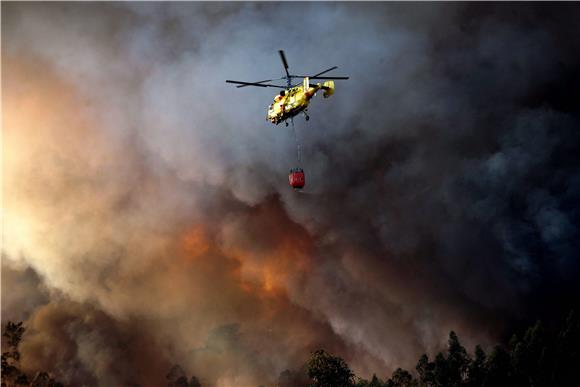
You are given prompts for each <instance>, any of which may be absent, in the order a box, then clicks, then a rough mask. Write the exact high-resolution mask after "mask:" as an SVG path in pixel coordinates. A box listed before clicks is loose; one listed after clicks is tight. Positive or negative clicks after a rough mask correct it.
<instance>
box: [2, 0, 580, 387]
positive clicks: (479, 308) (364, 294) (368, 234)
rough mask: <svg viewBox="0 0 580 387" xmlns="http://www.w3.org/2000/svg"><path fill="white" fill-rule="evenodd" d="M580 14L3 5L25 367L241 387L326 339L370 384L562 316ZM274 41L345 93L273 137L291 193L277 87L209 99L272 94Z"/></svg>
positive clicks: (9, 279)
mask: <svg viewBox="0 0 580 387" xmlns="http://www.w3.org/2000/svg"><path fill="white" fill-rule="evenodd" d="M579 17H580V8H579V7H578V6H576V5H574V4H570V5H557V6H532V5H527V4H518V5H517V6H515V5H505V4H476V5H472V4H391V3H389V4H380V3H378V4H377V3H364V4H354V3H352V4H348V3H304V4H303V3H284V4H273V3H272V4H270V3H167V4H166V3H163V4H162V3H82V4H75V3H59V4H40V3H26V4H25V3H22V4H20V3H19V4H17V3H3V4H2V67H3V79H2V81H3V82H2V84H3V96H4V98H3V110H4V115H5V119H4V127H5V141H6V147H5V149H6V151H5V155H4V158H5V162H4V165H5V171H6V173H5V175H6V176H5V180H4V186H5V201H4V206H5V211H4V212H5V218H6V238H5V240H6V244H5V246H4V254H5V258H4V262H3V282H2V283H3V286H2V287H3V289H2V290H3V300H2V308H3V310H2V312H3V315H2V316H3V317H2V318H3V320H6V319H27V325H28V326H29V332H28V334H27V336H25V339H24V342H23V357H24V358H27V359H29V360H28V363H27V365H26V366H27V367H28V369H30V370H34V369H39V368H42V369H51V370H52V371H53V372H55V373H56V375H58V376H59V377H61V378H62V379H63V380H66V381H67V382H69V383H73V384H77V385H103V386H105V385H127V384H130V383H139V384H141V385H159V384H160V383H163V381H162V379H163V376H164V372H166V371H168V370H169V368H170V366H171V364H175V363H180V364H181V365H182V366H183V367H184V368H185V369H186V371H187V372H189V373H194V374H196V375H197V376H198V377H199V378H200V379H202V380H204V381H206V382H211V383H217V384H219V385H224V386H226V385H227V386H231V385H238V386H242V385H247V384H257V383H272V382H274V381H275V380H276V378H277V376H278V374H279V373H280V372H281V371H283V370H284V369H286V368H298V367H299V366H300V364H301V363H302V362H303V361H304V360H305V359H306V357H307V356H308V353H309V351H311V350H313V349H316V348H318V347H324V348H326V349H328V350H330V351H332V352H335V353H336V354H338V355H340V356H343V357H344V358H345V359H346V360H347V361H348V362H349V363H350V364H351V365H352V366H353V368H354V370H355V371H356V372H357V373H358V374H360V375H361V376H368V375H369V374H371V373H372V372H376V373H378V374H381V375H387V374H388V373H389V372H390V370H392V369H393V368H396V367H398V366H404V367H411V368H412V367H413V366H414V362H415V361H416V359H417V358H418V356H419V355H420V354H421V353H422V352H425V351H427V352H429V353H432V352H433V351H436V350H438V349H440V348H441V346H442V345H444V343H445V341H446V336H447V334H448V332H449V330H451V329H453V330H455V331H457V332H458V334H459V336H460V337H461V339H462V341H463V342H464V343H466V344H467V346H468V347H472V346H473V345H474V344H475V343H483V344H485V345H488V344H490V343H493V342H494V341H496V340H498V339H499V338H500V337H501V335H502V334H503V333H504V332H505V331H507V330H508V328H509V327H510V326H511V324H514V323H516V322H518V321H520V320H525V319H527V318H536V317H538V316H541V315H542V314H544V313H548V312H547V311H548V310H550V311H553V310H556V311H558V310H561V309H558V308H567V307H569V306H570V303H571V302H577V300H575V297H574V296H573V295H572V294H575V293H574V290H575V289H576V285H574V282H577V278H578V251H580V250H579V247H580V246H579V245H578V241H579V240H580V239H579V238H578V226H579V224H580V218H579V209H578V204H577V198H578V197H579V193H580V192H579V191H580V174H579V173H578V171H579V168H578V167H579V165H578V164H579V160H578V154H579V150H580V149H579V148H580V138H579V137H580V135H579V133H580V131H579V129H580V121H579V116H578V101H579V100H580V99H579V98H580V95H579V93H580V92H579V90H580V87H579V86H580V77H579V76H578V74H577V68H578V65H579V64H580V63H579V61H580V59H579V58H578V56H577V53H578V52H580V41H579V40H578V36H580V35H578V33H577V32H578V31H577V20H579ZM278 49H284V50H285V51H286V55H287V58H288V61H289V64H290V69H291V72H292V73H295V74H303V75H308V74H312V73H315V72H318V71H322V70H324V69H325V68H328V67H331V66H335V65H337V66H339V69H338V70H336V71H335V72H334V73H333V74H337V75H348V76H350V77H351V79H350V80H348V81H336V94H335V95H334V96H333V97H332V98H330V99H328V100H322V99H321V98H320V96H318V97H316V98H315V100H313V101H312V105H311V108H310V114H311V117H312V119H311V120H310V121H309V122H308V124H306V123H305V122H304V121H303V120H302V119H301V118H300V117H299V118H297V119H296V120H295V122H296V129H297V132H298V136H299V138H300V141H301V143H302V146H303V160H302V161H303V162H302V166H303V167H304V169H305V171H306V187H307V188H306V193H305V194H297V193H295V192H292V191H291V190H290V188H289V187H288V184H287V172H288V170H289V169H290V168H291V167H294V166H296V163H297V161H296V159H295V149H294V138H293V136H292V133H291V131H290V130H288V129H286V128H285V127H283V126H276V127H275V126H272V125H271V124H270V123H268V122H266V120H265V114H266V107H267V105H268V104H269V103H270V101H271V100H272V97H273V93H274V92H273V91H272V90H273V89H261V88H245V89H236V88H234V87H232V86H231V85H228V84H226V83H225V82H224V80H225V79H237V80H247V81H257V80H262V79H267V78H271V77H273V78H276V77H280V76H282V75H283V68H282V66H281V64H280V63H279V62H280V61H279V58H278V55H277V52H276V51H277V50H278ZM554 300H558V301H557V302H555V301H554ZM119 342H122V343H123V344H121V345H120V346H119V344H118V343H119ZM144 348H147V350H144ZM98 354H101V355H98ZM128 358H131V359H134V360H131V361H130V360H127V359H128ZM166 366H167V369H166V370H165V367H166ZM160 380H161V381H160Z"/></svg>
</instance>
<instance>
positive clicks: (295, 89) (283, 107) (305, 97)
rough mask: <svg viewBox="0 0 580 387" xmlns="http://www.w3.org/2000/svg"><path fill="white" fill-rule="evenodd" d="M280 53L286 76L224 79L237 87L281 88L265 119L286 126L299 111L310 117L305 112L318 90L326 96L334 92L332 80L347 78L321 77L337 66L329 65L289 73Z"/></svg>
mask: <svg viewBox="0 0 580 387" xmlns="http://www.w3.org/2000/svg"><path fill="white" fill-rule="evenodd" d="M278 52H279V53H280V59H281V60H282V64H283V65H284V71H285V72H286V76H284V77H282V78H278V79H266V80H263V81H258V82H241V81H232V80H226V82H227V83H235V84H238V85H239V86H237V87H238V88H240V87H246V86H257V87H276V88H280V89H283V90H282V91H280V93H279V94H278V95H276V96H275V97H274V103H272V104H271V105H270V106H269V107H268V114H267V116H266V120H268V121H270V122H271V123H273V124H276V125H278V124H279V123H280V122H285V123H286V126H288V122H287V120H288V119H289V118H290V119H291V118H293V117H295V116H297V115H298V114H300V113H303V114H304V117H305V118H306V121H308V120H309V119H310V117H309V116H308V113H307V109H308V105H309V104H310V99H311V98H312V97H314V96H315V95H316V92H317V91H318V90H324V94H323V97H324V98H328V97H330V96H331V95H333V94H334V80H337V79H348V77H321V75H322V74H326V73H328V72H329V71H332V70H334V69H337V68H338V67H337V66H334V67H331V68H329V69H326V70H324V71H321V72H319V73H318V74H314V75H311V76H308V75H290V73H289V72H288V62H287V61H286V55H285V54H284V51H283V50H279V51H278ZM295 78H303V80H302V81H301V82H300V83H297V84H294V85H293V84H292V80H293V79H295ZM282 79H285V80H286V86H279V85H274V84H270V83H267V82H272V81H277V80H282ZM311 79H326V80H327V81H325V82H323V83H322V84H321V83H310V80H311Z"/></svg>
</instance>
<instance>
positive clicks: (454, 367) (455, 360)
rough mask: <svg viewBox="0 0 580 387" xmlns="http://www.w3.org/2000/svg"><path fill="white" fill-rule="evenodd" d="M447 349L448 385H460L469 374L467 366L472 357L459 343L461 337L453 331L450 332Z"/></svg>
mask: <svg viewBox="0 0 580 387" xmlns="http://www.w3.org/2000/svg"><path fill="white" fill-rule="evenodd" d="M447 351H448V352H447V373H448V384H447V386H449V387H459V386H461V384H462V382H463V380H464V379H465V378H466V376H467V367H468V366H469V362H470V359H469V356H468V355H467V351H466V350H465V348H464V347H463V346H462V345H461V344H460V343H459V338H458V337H457V335H456V334H455V332H453V331H451V332H450V333H449V341H448V348H447Z"/></svg>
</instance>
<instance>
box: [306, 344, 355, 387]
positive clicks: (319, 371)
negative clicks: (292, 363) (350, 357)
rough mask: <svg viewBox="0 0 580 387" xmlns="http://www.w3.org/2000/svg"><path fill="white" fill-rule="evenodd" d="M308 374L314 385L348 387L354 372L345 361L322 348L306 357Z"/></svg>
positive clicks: (320, 386)
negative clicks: (308, 357)
mask: <svg viewBox="0 0 580 387" xmlns="http://www.w3.org/2000/svg"><path fill="white" fill-rule="evenodd" d="M307 364H308V376H309V377H310V379H312V382H313V383H314V386H316V387H331V386H332V387H350V386H353V385H354V373H353V372H352V371H351V370H350V368H348V365H347V364H346V362H345V361H344V360H343V359H341V358H340V357H337V356H332V355H330V354H328V353H326V352H325V351H324V350H322V349H319V350H318V351H315V352H314V353H312V355H311V356H310V359H308V363H307Z"/></svg>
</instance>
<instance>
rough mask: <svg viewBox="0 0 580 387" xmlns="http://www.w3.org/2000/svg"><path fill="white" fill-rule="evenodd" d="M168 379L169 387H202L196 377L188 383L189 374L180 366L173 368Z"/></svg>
mask: <svg viewBox="0 0 580 387" xmlns="http://www.w3.org/2000/svg"><path fill="white" fill-rule="evenodd" d="M166 378H167V380H168V384H167V386H168V387H201V383H200V382H199V380H198V379H197V378H196V377H195V376H192V377H191V379H190V380H189V382H188V381H187V374H186V373H185V371H184V370H183V368H181V366H180V365H179V364H176V365H174V366H173V367H171V369H170V370H169V373H168V374H167V376H166Z"/></svg>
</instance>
